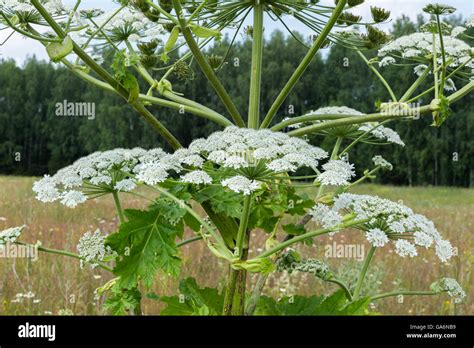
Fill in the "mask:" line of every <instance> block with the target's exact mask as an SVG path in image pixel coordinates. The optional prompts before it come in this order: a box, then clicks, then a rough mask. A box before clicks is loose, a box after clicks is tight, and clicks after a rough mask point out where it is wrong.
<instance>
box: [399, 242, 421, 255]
mask: <svg viewBox="0 0 474 348" xmlns="http://www.w3.org/2000/svg"><path fill="white" fill-rule="evenodd" d="M395 252H396V253H397V254H398V255H400V256H401V257H406V256H410V257H415V256H417V255H418V252H417V251H416V248H415V246H414V245H413V244H412V243H410V242H409V241H407V240H405V239H399V240H397V241H396V242H395Z"/></svg>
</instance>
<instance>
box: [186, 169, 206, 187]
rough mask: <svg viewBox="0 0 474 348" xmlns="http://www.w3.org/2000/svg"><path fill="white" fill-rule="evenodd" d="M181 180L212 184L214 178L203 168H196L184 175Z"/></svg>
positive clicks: (191, 182)
mask: <svg viewBox="0 0 474 348" xmlns="http://www.w3.org/2000/svg"><path fill="white" fill-rule="evenodd" d="M181 181H182V182H187V183H190V184H195V185H200V184H211V183H212V178H211V177H210V176H209V174H207V173H206V172H205V171H203V170H195V171H192V172H190V173H187V174H185V175H183V176H182V177H181Z"/></svg>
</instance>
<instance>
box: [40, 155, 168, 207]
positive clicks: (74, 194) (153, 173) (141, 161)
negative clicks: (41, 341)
mask: <svg viewBox="0 0 474 348" xmlns="http://www.w3.org/2000/svg"><path fill="white" fill-rule="evenodd" d="M167 157H170V155H168V154H166V153H165V152H164V151H163V150H161V149H153V150H149V151H147V150H144V149H140V148H135V149H131V150H126V149H115V150H110V151H104V152H95V153H93V154H91V155H89V156H86V157H83V158H81V159H79V160H77V161H76V162H74V163H73V164H72V165H70V166H68V167H66V168H63V169H61V170H59V171H58V172H57V173H56V174H55V175H53V176H49V175H45V176H44V177H43V178H42V179H40V180H38V181H36V182H35V183H34V184H33V191H34V192H35V194H36V199H38V200H40V201H42V202H55V201H58V200H59V201H60V202H61V203H62V204H64V205H66V206H68V207H71V208H74V207H76V206H77V205H78V204H81V203H83V202H85V201H86V200H87V196H89V195H90V196H94V195H97V194H100V193H103V194H105V193H109V192H112V191H127V192H128V191H131V190H134V189H135V188H136V186H137V182H138V181H145V182H147V183H149V182H153V183H156V182H161V181H164V180H165V179H166V178H167V177H168V170H171V169H174V168H175V166H173V165H172V164H170V162H166V161H165V159H166V158H167ZM159 160H163V162H164V164H161V163H160V164H159V167H160V168H159V169H162V170H161V171H160V170H158V169H157V168H156V166H154V165H155V164H156V163H158V162H159ZM171 163H172V161H171ZM134 174H136V177H134ZM160 175H161V176H160ZM157 176H159V178H157Z"/></svg>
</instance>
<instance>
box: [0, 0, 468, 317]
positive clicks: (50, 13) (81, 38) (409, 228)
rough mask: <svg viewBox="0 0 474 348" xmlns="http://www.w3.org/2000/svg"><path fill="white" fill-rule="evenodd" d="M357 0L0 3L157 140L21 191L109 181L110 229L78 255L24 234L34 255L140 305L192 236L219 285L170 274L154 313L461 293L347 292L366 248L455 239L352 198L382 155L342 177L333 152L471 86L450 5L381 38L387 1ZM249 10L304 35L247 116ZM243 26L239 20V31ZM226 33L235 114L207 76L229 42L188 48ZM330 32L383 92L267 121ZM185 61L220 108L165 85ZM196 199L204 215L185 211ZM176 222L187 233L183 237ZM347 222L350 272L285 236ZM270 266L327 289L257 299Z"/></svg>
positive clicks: (255, 64)
mask: <svg viewBox="0 0 474 348" xmlns="http://www.w3.org/2000/svg"><path fill="white" fill-rule="evenodd" d="M363 2H364V1H363V0H338V1H335V4H334V5H333V6H329V5H327V4H325V5H323V4H320V3H319V1H309V0H245V1H220V0H207V1H206V0H204V1H191V0H159V1H153V0H133V1H132V0H130V1H127V0H121V1H118V6H117V8H116V9H114V10H113V11H112V12H110V13H105V12H104V11H103V10H102V9H86V8H83V7H82V6H81V1H80V0H77V2H76V4H75V6H74V7H73V8H67V7H65V6H64V5H63V4H62V3H61V1H60V0H49V1H48V0H31V1H22V0H0V11H1V12H0V14H1V23H3V25H4V29H5V30H10V31H11V35H18V34H19V35H23V36H26V37H28V38H31V39H33V40H36V41H39V42H40V43H42V44H43V45H44V46H45V49H46V51H47V53H48V55H49V57H50V58H51V60H52V61H53V62H55V63H61V64H63V65H65V66H66V67H67V68H69V69H70V70H71V72H72V73H74V74H75V75H77V76H79V77H80V78H82V79H84V80H86V81H88V82H89V83H91V84H94V85H96V86H97V87H98V88H102V89H105V90H108V91H110V92H111V93H116V94H118V95H119V96H121V97H122V98H123V99H124V100H125V102H127V103H128V104H129V105H130V107H132V108H133V109H135V110H136V112H137V114H139V115H140V116H142V117H144V119H145V120H146V121H147V122H149V124H150V126H151V127H153V128H154V129H155V130H156V131H157V133H158V134H159V135H160V136H162V137H163V138H164V139H165V140H166V141H167V142H168V144H169V145H170V147H171V148H172V149H173V151H172V152H166V151H164V150H162V149H152V150H144V149H139V148H136V149H130V150H129V149H116V150H111V151H105V152H97V153H93V154H91V155H90V156H87V157H85V158H82V159H80V160H78V161H77V162H75V163H74V164H72V165H71V166H69V167H67V168H64V169H62V170H60V171H59V172H57V173H56V174H55V175H53V176H48V175H46V176H45V177H44V178H43V179H41V180H39V181H37V182H36V183H35V184H34V187H33V190H34V192H35V193H36V196H37V198H38V199H39V200H41V201H43V202H54V201H59V202H61V203H62V204H64V205H66V206H67V207H70V208H74V207H75V206H77V205H78V204H81V203H83V202H85V201H86V200H88V199H94V198H96V197H100V196H104V195H108V194H110V195H111V196H112V197H113V199H114V201H115V204H116V208H117V213H118V216H119V218H120V227H119V230H118V231H117V232H115V233H112V234H110V235H108V236H106V235H104V234H103V233H102V232H101V231H100V230H97V231H95V232H87V233H86V234H85V235H84V236H83V237H82V239H81V240H80V241H79V244H78V246H77V254H76V253H72V252H66V251H61V250H53V249H48V248H46V247H44V246H42V245H40V244H38V245H36V247H38V250H40V251H44V252H50V253H55V254H59V255H64V256H69V257H75V258H77V259H79V260H80V261H81V266H85V265H90V266H91V267H100V268H102V269H104V270H107V271H109V272H112V273H113V274H114V275H115V278H114V279H113V280H112V281H110V282H108V283H106V284H104V286H103V287H101V288H99V289H98V293H99V294H100V295H102V294H105V295H106V296H107V301H106V304H105V305H106V307H107V309H109V310H110V311H111V312H113V313H115V314H127V313H128V314H137V315H139V314H141V307H140V302H141V299H142V296H143V295H142V294H144V293H147V289H149V288H150V287H151V286H152V284H153V281H154V279H155V278H156V275H157V273H158V272H162V273H165V274H167V275H169V276H170V277H178V276H180V262H181V261H180V247H181V246H183V245H185V244H188V243H205V244H206V245H207V247H208V248H209V250H210V251H211V252H212V254H213V255H215V257H217V258H220V259H222V260H224V261H225V262H226V263H227V265H228V273H227V274H226V275H225V276H226V277H227V281H226V286H225V287H224V288H223V289H211V288H201V287H199V285H198V284H197V283H196V281H195V280H194V279H192V278H186V279H183V280H182V281H181V285H180V289H179V294H177V295H176V296H171V297H165V296H154V298H155V299H157V300H159V301H162V302H164V303H165V304H166V305H167V306H166V308H165V309H164V310H163V311H162V313H161V314H163V315H221V314H223V315H244V314H245V315H253V314H258V315H295V314H300V315H303V314H304V315H318V314H330V315H336V314H345V315H350V314H366V313H368V305H369V303H370V302H372V301H375V300H377V299H380V298H384V297H389V296H397V295H401V294H403V295H435V294H441V293H447V294H448V295H450V296H451V297H453V298H454V299H455V302H459V301H462V300H463V298H464V297H465V293H464V291H463V290H462V289H461V287H460V286H459V284H458V283H457V282H456V280H454V279H450V278H443V279H441V280H438V281H436V282H435V283H433V284H432V285H431V288H429V287H428V286H427V288H426V289H413V290H408V291H405V290H403V291H399V290H397V289H394V291H393V292H388V293H381V294H377V295H373V296H369V294H364V293H362V292H361V289H362V285H363V284H364V280H365V275H366V272H367V270H368V268H369V266H370V263H371V261H372V259H373V256H374V254H375V253H376V252H377V253H383V252H385V251H386V250H387V249H388V248H393V249H394V250H395V252H396V253H397V254H398V255H399V256H400V257H409V258H414V257H416V256H417V253H418V251H417V249H419V248H432V249H433V250H434V252H435V253H436V255H437V256H438V258H439V259H440V262H447V261H448V260H449V259H450V258H451V257H453V255H454V253H455V252H454V248H453V246H452V245H451V244H450V242H449V241H447V240H445V239H443V238H442V236H441V234H440V233H439V232H438V231H437V229H436V227H435V226H434V224H433V223H432V222H431V221H429V220H428V219H427V218H426V217H424V216H422V215H420V214H417V213H415V212H414V211H412V210H411V209H410V208H409V207H406V206H404V205H403V204H400V203H397V202H392V201H389V200H386V199H382V198H379V197H375V196H368V195H357V194H353V193H351V189H352V188H353V187H354V186H355V185H357V184H359V183H362V182H364V181H367V180H370V179H373V178H374V177H375V174H379V173H383V171H385V170H391V169H392V165H391V164H390V163H389V162H388V161H386V160H385V159H383V158H382V157H381V156H375V157H374V158H373V163H374V165H373V168H368V169H366V170H365V171H364V174H363V175H362V176H361V177H359V178H356V177H355V176H356V175H355V170H354V166H353V165H352V164H351V163H350V162H349V157H348V155H349V154H350V152H351V151H352V150H353V148H354V146H356V145H357V144H359V143H362V142H364V143H370V144H373V145H374V146H376V145H378V144H386V143H393V144H394V145H393V146H404V143H403V141H402V139H400V137H399V136H398V134H397V133H396V132H395V131H393V130H392V129H390V128H388V127H387V126H386V123H387V122H389V121H399V120H405V121H413V120H414V119H417V118H418V117H433V126H436V127H439V126H441V125H442V124H443V122H444V121H445V120H446V119H447V118H448V117H454V116H453V115H452V112H451V108H450V106H451V104H453V103H455V102H456V101H458V100H459V99H460V98H462V97H464V96H466V95H467V94H468V93H469V92H471V91H472V89H473V87H474V82H473V80H472V77H473V68H474V63H473V60H472V57H473V49H472V48H471V47H470V46H469V45H468V44H467V43H466V42H465V41H463V36H464V37H466V38H471V37H470V36H469V35H468V34H469V29H470V28H471V27H472V26H473V17H471V18H470V19H469V20H468V22H467V23H466V25H465V26H464V27H456V28H452V27H450V26H449V25H448V24H447V23H444V22H443V21H442V17H443V16H444V15H446V14H450V13H452V12H454V9H453V8H452V7H450V6H446V5H439V4H432V5H429V6H427V7H426V8H425V9H424V10H425V12H427V13H428V14H430V15H431V17H432V21H431V22H429V23H428V24H427V25H425V26H424V27H423V28H422V29H423V31H422V32H421V33H416V34H412V35H408V36H404V37H401V38H399V39H397V40H393V41H392V39H391V38H390V36H389V35H387V34H385V33H384V32H383V31H382V30H380V29H378V28H377V24H378V23H381V22H384V21H386V20H388V18H389V16H390V12H389V11H387V10H385V9H382V8H377V7H371V9H370V10H371V14H372V18H371V19H370V20H365V21H363V18H361V17H360V16H357V15H354V14H352V13H351V12H350V10H351V8H352V7H356V6H364V5H363ZM265 17H266V18H267V19H271V20H273V21H275V22H277V23H280V24H281V25H282V27H283V28H285V29H287V30H289V33H290V34H291V35H293V32H292V31H291V21H288V18H290V17H291V19H292V21H295V20H296V21H299V22H300V23H302V24H303V25H305V26H306V27H307V29H308V31H310V32H311V33H312V34H313V35H312V39H311V42H310V44H309V45H308V43H307V42H303V41H302V40H301V39H300V38H299V37H297V36H294V37H295V40H298V41H299V42H300V43H301V44H302V45H305V46H307V54H306V56H305V57H304V58H303V60H302V61H301V63H300V64H299V66H298V68H297V69H296V70H295V71H294V73H293V75H292V76H291V77H290V78H289V80H288V82H287V84H286V85H285V86H283V88H282V90H281V92H280V93H279V95H278V96H276V98H275V101H274V102H273V104H272V106H271V107H270V109H269V110H265V111H266V113H265V114H263V113H261V112H262V110H261V106H260V95H261V86H262V79H263V78H267V77H266V76H262V64H263V61H262V55H263V40H264V18H265ZM244 22H245V23H252V24H251V25H246V26H244ZM224 30H225V32H226V33H231V34H232V35H233V40H231V41H230V43H231V44H230V46H232V42H234V40H235V38H236V37H237V35H238V34H239V33H242V32H245V33H246V34H247V35H248V36H249V38H250V40H251V41H252V49H253V51H252V62H251V70H250V72H249V74H250V76H249V78H250V91H249V94H248V100H249V107H248V114H247V115H243V114H242V111H241V110H238V109H237V107H236V106H235V104H234V102H233V100H232V97H231V96H230V95H229V94H228V92H227V91H226V88H225V87H224V86H223V85H222V84H221V82H220V80H219V72H220V69H221V67H222V66H223V64H225V62H226V60H227V59H228V58H229V56H228V54H227V55H226V56H224V57H219V56H208V55H207V54H206V52H205V50H204V49H205V47H206V46H207V45H209V44H211V43H215V42H219V41H220V39H221V36H222V35H223V31H224ZM332 44H336V45H344V46H345V47H349V48H351V49H353V50H356V51H357V52H358V54H359V55H360V57H361V59H363V60H364V61H365V62H366V63H367V65H368V66H369V67H370V69H371V70H372V71H373V73H374V74H376V75H377V77H378V78H379V79H380V82H381V83H382V84H383V85H384V86H385V88H386V89H387V91H388V93H389V94H390V96H391V100H387V101H384V102H382V103H379V104H378V110H375V113H373V114H364V113H361V112H359V111H357V110H354V109H351V108H349V107H345V106H339V107H326V106H324V105H323V106H322V107H321V108H320V109H318V110H315V111H310V112H308V113H307V114H305V115H302V116H299V117H291V118H286V119H284V120H283V121H281V122H276V121H275V116H276V115H277V114H278V112H279V111H280V108H281V106H282V105H283V103H284V101H285V100H286V98H287V97H288V95H289V94H290V93H291V91H292V89H293V87H294V86H295V85H296V84H297V83H298V80H299V79H300V78H301V76H302V75H303V74H304V73H305V70H306V68H307V67H308V65H309V64H310V63H311V61H312V59H313V58H314V57H315V55H316V54H317V53H318V52H319V50H320V49H321V48H324V47H326V46H328V45H332ZM367 49H379V51H378V57H376V58H373V59H370V60H369V59H367V58H366V54H365V53H364V51H365V50H367ZM104 50H112V51H113V52H114V54H115V56H114V61H113V65H112V66H111V67H110V69H109V68H108V67H106V66H104V65H103V64H102V62H101V58H100V57H101V54H100V53H102V52H103V51H104ZM178 50H179V52H181V53H182V54H180V58H178V59H176V60H173V59H172V58H171V56H170V53H172V52H177V51H178ZM229 50H230V47H229ZM174 56H175V55H174ZM397 64H412V65H413V68H414V74H416V75H417V76H418V77H417V79H416V81H415V82H414V83H413V85H412V86H411V87H410V88H408V89H407V90H406V91H394V90H393V89H392V87H391V86H390V83H389V82H388V81H386V80H385V79H384V77H383V75H382V72H380V71H379V68H381V69H383V67H384V66H387V65H397ZM193 69H200V70H201V71H202V73H203V74H204V75H205V76H206V78H207V80H208V81H209V85H210V86H212V88H213V89H214V91H215V93H216V94H217V96H218V97H219V99H220V100H221V101H222V104H223V105H224V106H225V109H226V113H225V114H221V113H219V112H217V111H215V110H212V109H210V108H208V107H206V106H204V105H202V104H200V103H199V101H196V100H190V99H188V98H186V96H185V95H182V94H181V93H180V92H179V91H175V90H173V80H174V79H191V78H192V74H193V72H192V71H193ZM268 78H271V77H268ZM139 79H142V80H144V81H146V82H147V83H148V84H149V89H148V90H147V91H142V90H140V87H139V83H138V81H139ZM430 80H432V82H433V83H432V87H430V88H429V89H428V90H425V91H420V89H421V86H422V83H423V82H425V81H430ZM315 88H317V86H315ZM368 93H369V92H368ZM415 93H419V94H418V95H415ZM425 96H431V98H432V102H431V103H430V104H429V105H423V106H420V105H417V104H416V102H417V101H419V100H420V98H421V97H425ZM368 97H369V96H368ZM150 105H159V106H163V107H168V108H171V109H174V110H176V116H175V117H183V116H182V115H183V113H186V114H190V115H194V116H197V117H202V118H205V119H207V120H208V121H209V122H214V123H216V124H217V125H219V126H221V127H222V130H220V131H218V132H215V133H213V134H211V135H210V136H209V137H207V138H205V139H196V140H194V141H193V142H192V143H191V144H190V145H189V146H188V147H187V148H184V147H183V146H182V145H181V144H180V142H179V141H178V139H177V138H176V137H175V136H174V135H173V134H171V133H170V132H169V131H168V130H167V129H166V127H165V126H164V125H163V124H162V123H161V122H160V120H159V119H160V115H153V114H152V113H151V112H150V111H149V109H148V106H150ZM110 116H111V117H112V115H110ZM312 134H320V135H322V136H324V137H328V138H331V139H333V140H334V144H335V145H334V147H333V148H332V149H321V148H319V147H317V146H314V145H312V144H310V142H309V141H308V140H307V136H309V135H312ZM300 187H309V188H311V187H312V188H316V190H315V192H317V194H315V195H308V194H304V193H301V190H298V188H300ZM138 188H140V190H139V191H137V189H138ZM311 192H312V191H311ZM127 194H132V195H136V196H138V197H141V198H143V199H144V200H147V201H149V206H148V209H146V210H133V209H123V208H122V205H121V203H120V198H121V197H122V196H123V195H127ZM198 207H200V208H199V209H197V208H198ZM201 208H202V209H201ZM201 211H204V212H205V215H203V214H202V213H198V212H201ZM289 217H290V218H289ZM288 221H297V222H296V223H289V222H288ZM309 222H311V224H309ZM310 225H311V226H312V227H308V226H310ZM23 228H24V226H22V227H16V228H10V229H8V230H5V231H3V232H1V233H0V243H1V244H5V243H16V244H24V243H22V242H21V241H19V237H20V233H21V231H22V229H23ZM185 229H187V230H191V231H193V232H194V234H195V236H194V237H192V238H190V239H183V235H184V230H185ZM349 230H350V231H351V232H350V233H357V232H354V230H355V231H358V233H362V234H364V235H365V237H366V239H367V243H368V244H369V245H370V246H371V247H370V251H369V252H368V253H367V255H366V257H365V261H364V262H363V265H362V267H361V270H360V274H359V277H358V279H357V282H356V283H355V284H345V283H344V282H343V281H341V280H340V279H337V277H336V276H335V273H333V271H331V270H330V269H329V267H328V265H327V264H326V263H325V262H324V260H317V259H304V258H302V257H301V255H300V254H299V253H298V252H297V250H296V249H294V247H295V246H297V245H298V244H301V243H305V244H312V243H317V237H319V236H323V235H327V234H334V233H346V232H347V233H349V232H348V231H349ZM252 231H255V232H257V233H260V234H263V235H265V237H266V242H265V246H264V251H262V252H261V253H260V254H256V255H251V256H250V255H249V248H250V246H252V245H253V243H254V241H253V240H252V239H251V235H252V234H251V232H252ZM271 272H289V273H292V272H307V273H311V274H313V275H314V276H315V277H317V278H319V279H320V280H322V281H325V282H330V283H333V284H335V286H337V287H339V288H340V289H339V290H338V291H336V292H335V293H334V294H332V295H330V296H326V297H325V296H312V297H307V298H306V297H302V296H295V297H293V298H291V299H290V298H283V299H279V300H276V299H272V298H268V297H264V296H260V294H261V292H262V290H263V288H264V286H265V280H266V278H267V277H268V275H269V274H270V273H271ZM248 273H258V280H257V282H256V284H255V285H254V287H253V288H252V289H248V288H247V286H248V281H247V278H248ZM316 295H317V294H316ZM183 299H184V300H183Z"/></svg>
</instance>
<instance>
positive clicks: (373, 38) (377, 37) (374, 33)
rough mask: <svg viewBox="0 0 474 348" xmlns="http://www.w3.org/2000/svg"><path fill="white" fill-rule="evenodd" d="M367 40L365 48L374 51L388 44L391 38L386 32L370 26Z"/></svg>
mask: <svg viewBox="0 0 474 348" xmlns="http://www.w3.org/2000/svg"><path fill="white" fill-rule="evenodd" d="M365 39H366V40H367V42H366V43H365V47H367V48H368V49H373V48H377V47H380V46H382V45H384V44H386V43H387V42H389V41H390V39H391V38H390V36H389V35H387V34H386V33H385V32H383V31H381V30H379V29H377V28H374V27H373V26H370V25H368V26H367V35H366V36H365Z"/></svg>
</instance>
